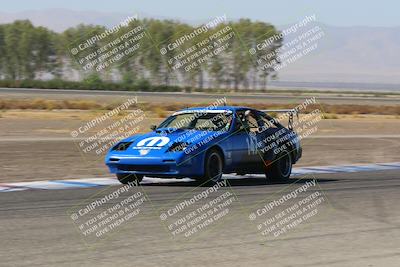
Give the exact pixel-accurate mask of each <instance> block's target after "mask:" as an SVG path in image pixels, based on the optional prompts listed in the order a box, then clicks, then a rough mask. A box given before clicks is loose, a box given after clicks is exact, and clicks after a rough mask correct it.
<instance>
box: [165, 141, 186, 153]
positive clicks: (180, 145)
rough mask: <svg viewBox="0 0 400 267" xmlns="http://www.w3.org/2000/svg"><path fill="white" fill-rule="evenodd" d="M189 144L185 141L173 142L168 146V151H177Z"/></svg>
mask: <svg viewBox="0 0 400 267" xmlns="http://www.w3.org/2000/svg"><path fill="white" fill-rule="evenodd" d="M188 146H189V143H186V142H175V143H173V144H172V146H170V147H169V148H168V152H178V151H183V150H185V148H187V147H188Z"/></svg>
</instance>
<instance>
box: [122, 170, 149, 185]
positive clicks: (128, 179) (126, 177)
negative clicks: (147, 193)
mask: <svg viewBox="0 0 400 267" xmlns="http://www.w3.org/2000/svg"><path fill="white" fill-rule="evenodd" d="M117 178H118V181H120V182H121V183H122V184H127V183H133V182H135V181H138V182H141V181H142V180H143V175H140V174H133V173H132V174H125V173H117Z"/></svg>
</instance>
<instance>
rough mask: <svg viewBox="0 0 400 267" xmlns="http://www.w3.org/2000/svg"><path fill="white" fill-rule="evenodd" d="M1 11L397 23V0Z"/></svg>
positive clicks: (79, 5)
mask: <svg viewBox="0 0 400 267" xmlns="http://www.w3.org/2000/svg"><path fill="white" fill-rule="evenodd" d="M0 5H1V8H0V11H2V12H19V11H26V10H32V9H36V10H40V9H47V8H66V9H72V10H94V11H101V12H118V13H138V14H146V15H148V16H157V17H167V18H176V19H181V20H187V21H196V20H205V19H208V18H211V17H214V16H217V15H222V14H226V15H227V16H228V18H251V19H254V20H262V21H267V22H271V23H273V24H277V25H282V24H289V23H293V22H296V21H298V20H299V19H300V18H302V17H304V16H305V15H310V14H313V13H315V14H316V15H317V18H318V20H319V21H321V22H323V23H326V24H330V25H336V26H356V25H364V26H400V16H399V11H400V1H398V0H397V1H396V0H381V1H378V0H331V1H328V0H314V1H312V0H274V1H269V0H264V1H262V0H244V1H238V0H230V1H229V0H196V1H194V0H180V1H178V0H142V1H135V0H0Z"/></svg>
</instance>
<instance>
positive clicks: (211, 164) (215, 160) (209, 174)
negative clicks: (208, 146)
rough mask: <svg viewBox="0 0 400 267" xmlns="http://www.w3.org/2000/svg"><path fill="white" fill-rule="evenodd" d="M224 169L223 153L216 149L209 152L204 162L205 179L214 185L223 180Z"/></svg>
mask: <svg viewBox="0 0 400 267" xmlns="http://www.w3.org/2000/svg"><path fill="white" fill-rule="evenodd" d="M223 169H224V161H223V158H222V155H221V153H220V152H219V151H218V150H216V149H212V150H210V151H208V152H207V154H206V159H205V161H204V177H203V179H204V180H205V181H210V182H214V183H215V182H218V181H220V180H221V179H222V173H223Z"/></svg>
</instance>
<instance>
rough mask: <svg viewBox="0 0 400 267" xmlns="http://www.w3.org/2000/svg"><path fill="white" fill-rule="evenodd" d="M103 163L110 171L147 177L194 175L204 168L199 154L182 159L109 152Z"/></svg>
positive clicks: (201, 172)
mask: <svg viewBox="0 0 400 267" xmlns="http://www.w3.org/2000/svg"><path fill="white" fill-rule="evenodd" d="M105 163H106V165H107V167H108V168H109V170H110V172H111V173H125V174H129V173H132V174H140V175H145V176H149V177H161V178H162V177H165V178H169V177H175V178H180V177H188V176H189V177H196V176H202V175H203V171H204V168H203V167H202V166H203V164H202V160H201V158H200V157H199V156H195V157H189V156H187V157H185V158H182V159H179V158H171V157H142V156H123V155H118V154H111V155H108V156H107V157H106V160H105Z"/></svg>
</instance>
